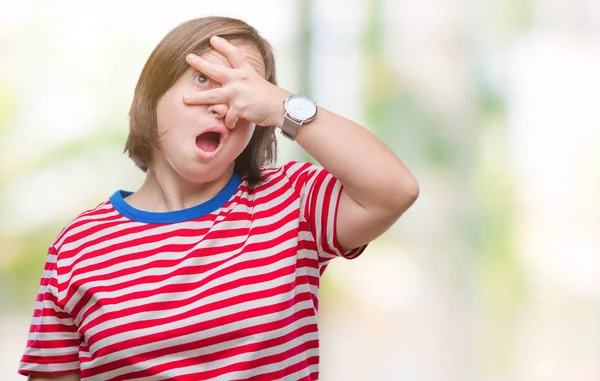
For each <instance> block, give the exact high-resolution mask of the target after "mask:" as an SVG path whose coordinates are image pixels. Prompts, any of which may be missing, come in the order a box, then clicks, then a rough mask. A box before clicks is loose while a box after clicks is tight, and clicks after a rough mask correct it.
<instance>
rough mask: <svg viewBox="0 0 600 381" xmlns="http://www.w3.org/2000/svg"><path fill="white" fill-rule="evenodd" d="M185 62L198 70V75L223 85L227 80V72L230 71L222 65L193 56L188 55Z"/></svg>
mask: <svg viewBox="0 0 600 381" xmlns="http://www.w3.org/2000/svg"><path fill="white" fill-rule="evenodd" d="M185 60H186V62H187V63H188V64H189V65H190V66H191V67H193V68H194V69H196V70H198V71H199V72H200V73H202V74H204V75H206V76H208V77H209V78H210V79H212V80H215V81H217V82H220V83H224V82H225V81H226V80H227V70H231V69H229V68H227V67H225V66H223V65H217V64H214V63H212V62H210V61H208V60H205V59H204V58H202V57H199V56H197V55H195V54H188V55H187V57H186V58H185Z"/></svg>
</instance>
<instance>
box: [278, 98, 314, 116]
mask: <svg viewBox="0 0 600 381" xmlns="http://www.w3.org/2000/svg"><path fill="white" fill-rule="evenodd" d="M285 107H286V110H287V112H288V113H290V114H291V115H292V117H293V118H294V119H298V120H310V119H312V118H313V117H314V116H315V115H316V114H317V105H316V104H315V102H313V101H312V100H311V99H310V98H307V97H305V96H304V95H293V96H291V97H289V98H288V99H287V101H286V102H285Z"/></svg>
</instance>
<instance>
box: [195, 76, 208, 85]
mask: <svg viewBox="0 0 600 381" xmlns="http://www.w3.org/2000/svg"><path fill="white" fill-rule="evenodd" d="M194 80H195V81H196V83H197V84H199V85H200V86H208V84H209V83H210V78H208V77H207V76H206V75H204V74H202V73H197V74H196V75H195V76H194Z"/></svg>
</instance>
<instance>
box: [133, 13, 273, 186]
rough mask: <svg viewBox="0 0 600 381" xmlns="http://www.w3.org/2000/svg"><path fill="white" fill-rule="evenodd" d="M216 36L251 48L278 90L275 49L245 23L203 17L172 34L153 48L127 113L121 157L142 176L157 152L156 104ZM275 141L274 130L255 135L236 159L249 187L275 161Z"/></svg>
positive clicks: (267, 77)
mask: <svg viewBox="0 0 600 381" xmlns="http://www.w3.org/2000/svg"><path fill="white" fill-rule="evenodd" d="M215 35H216V36H220V37H223V38H225V39H227V40H229V41H244V42H249V43H251V44H253V45H254V46H255V47H256V48H257V49H258V51H259V52H260V54H261V55H262V58H263V60H264V63H265V77H266V79H267V80H268V81H269V82H271V83H273V84H277V80H276V77H275V58H274V57H273V48H272V47H271V45H270V44H269V43H268V42H267V41H266V40H265V39H264V38H263V37H261V36H260V35H259V33H258V31H256V29H254V28H253V27H252V26H250V25H248V24H247V23H245V22H244V21H241V20H237V19H232V18H228V17H217V16H211V17H203V18H198V19H193V20H189V21H187V22H185V23H183V24H181V25H179V26H177V27H176V28H175V29H173V30H171V31H170V32H169V33H168V34H167V35H166V36H165V37H164V38H163V39H162V40H161V41H160V42H159V43H158V45H157V46H156V47H155V48H154V51H153V52H152V54H151V55H150V57H149V58H148V61H146V64H145V65H144V68H143V69H142V73H141V74H140V78H139V80H138V83H137V86H136V88H135V92H134V95H133V102H132V104H131V109H130V110H129V136H128V137H127V142H126V143H125V151H124V152H127V153H128V155H129V157H130V158H131V159H132V160H133V161H134V163H135V164H136V165H137V166H138V167H139V168H140V169H141V170H142V171H144V172H146V171H147V170H148V164H149V163H150V160H151V159H152V152H153V150H154V149H157V148H159V145H158V130H157V122H156V107H157V104H158V101H159V100H160V98H161V97H162V96H163V95H164V94H165V92H166V91H167V90H168V89H169V88H170V87H171V86H173V84H175V82H176V81H177V80H178V79H179V77H180V76H181V75H182V74H183V73H184V72H185V71H186V70H187V69H188V67H189V66H188V64H187V62H186V61H185V57H186V56H187V55H188V54H190V53H194V54H197V55H200V54H202V53H204V52H206V51H208V50H211V49H212V46H211V45H210V42H209V39H210V38H211V37H212V36H215ZM276 156H277V140H276V138H275V127H273V126H269V127H265V126H261V127H257V128H255V129H254V134H253V135H252V138H251V139H250V142H249V143H248V146H247V147H246V148H245V149H244V151H242V153H241V154H240V155H239V156H238V157H237V158H236V159H235V170H236V171H237V172H239V173H241V174H242V175H246V176H247V177H248V182H249V183H250V184H251V185H254V184H256V183H257V182H258V181H260V180H261V170H260V168H261V167H262V166H263V165H265V164H266V163H268V162H273V161H275V159H276Z"/></svg>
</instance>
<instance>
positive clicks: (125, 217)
mask: <svg viewBox="0 0 600 381" xmlns="http://www.w3.org/2000/svg"><path fill="white" fill-rule="evenodd" d="M341 189H342V186H341V183H340V182H339V181H338V180H336V179H335V178H334V177H333V176H332V175H331V174H329V173H328V172H327V171H326V170H325V169H323V168H321V167H319V166H315V165H312V164H310V163H299V162H290V163H288V164H286V165H284V166H283V167H280V168H267V169H264V180H263V181H262V182H261V183H259V184H258V185H257V186H255V187H254V188H249V187H248V183H247V181H246V178H245V177H242V176H240V175H239V174H234V175H233V177H232V178H231V180H230V181H229V183H228V184H227V185H226V186H225V188H224V189H223V190H222V191H221V192H220V193H219V194H218V195H217V196H216V197H214V198H213V199H211V200H209V201H207V202H205V203H203V204H200V205H197V206H195V207H192V208H189V209H185V210H180V211H174V212H166V213H152V212H145V211H141V210H138V209H135V208H133V207H132V206H130V205H129V204H128V203H127V202H126V201H125V199H124V198H125V197H127V196H128V195H129V194H130V193H129V192H124V191H118V192H116V193H115V194H114V195H113V196H112V197H111V198H110V199H109V200H107V201H106V202H104V203H102V204H100V205H99V206H97V207H96V208H95V209H93V210H89V211H86V212H84V213H82V214H81V215H80V216H79V217H77V218H76V219H75V220H74V221H72V222H71V223H70V224H69V225H68V226H67V227H66V228H65V229H63V231H62V232H61V233H60V235H59V236H58V238H57V239H56V240H55V241H54V242H53V243H52V245H51V246H50V249H49V252H48V257H47V262H46V265H45V268H44V272H43V275H42V280H41V286H40V291H39V295H38V298H37V303H36V308H35V312H34V316H33V320H32V324H31V330H30V334H29V338H28V342H27V347H26V350H25V354H24V356H23V358H22V360H21V363H20V366H19V373H21V374H23V375H28V374H29V373H42V374H58V373H63V372H73V371H79V372H80V374H81V379H82V380H86V381H91V380H102V381H106V380H140V379H143V380H193V381H197V380H209V379H210V380H213V379H215V380H228V381H229V380H238V379H253V380H277V379H285V380H316V379H318V374H319V370H318V364H319V342H318V332H317V307H318V288H319V277H320V275H321V274H322V273H323V271H324V270H325V267H326V266H327V264H328V263H329V261H330V260H331V259H333V258H335V257H339V256H343V257H346V258H354V257H356V256H358V255H359V254H360V253H362V251H363V250H364V249H365V247H364V246H363V247H360V248H357V249H354V250H350V251H347V252H343V251H342V248H341V247H340V246H339V244H338V243H337V241H336V235H335V231H336V226H335V222H336V215H337V207H338V203H339V198H340V195H341Z"/></svg>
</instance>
